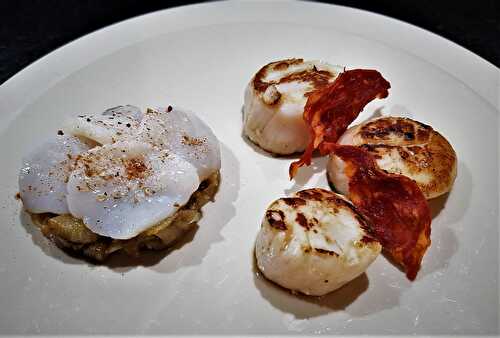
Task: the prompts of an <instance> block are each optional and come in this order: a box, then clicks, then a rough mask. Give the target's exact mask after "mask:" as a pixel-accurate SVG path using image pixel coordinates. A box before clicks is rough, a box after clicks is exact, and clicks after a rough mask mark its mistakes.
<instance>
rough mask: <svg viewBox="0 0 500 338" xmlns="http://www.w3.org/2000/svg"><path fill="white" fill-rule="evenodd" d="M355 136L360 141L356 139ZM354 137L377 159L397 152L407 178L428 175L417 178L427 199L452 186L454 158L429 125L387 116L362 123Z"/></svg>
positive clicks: (454, 170) (454, 155) (440, 136)
mask: <svg viewBox="0 0 500 338" xmlns="http://www.w3.org/2000/svg"><path fill="white" fill-rule="evenodd" d="M357 137H361V138H362V140H356V139H357ZM357 137H355V142H356V143H357V145H360V146H362V147H363V148H364V149H366V150H367V151H369V152H370V153H371V154H372V155H373V156H374V157H375V158H376V159H377V160H379V159H382V158H383V157H385V156H387V155H389V154H390V153H391V152H397V154H398V155H399V156H400V157H401V159H402V160H403V161H404V163H405V166H406V170H407V171H408V174H409V176H410V177H412V178H414V177H418V175H420V174H425V175H426V177H430V179H429V180H423V179H416V181H417V184H418V185H419V187H420V189H421V190H422V192H423V193H424V195H425V196H426V197H427V198H433V197H436V196H438V195H440V194H442V193H444V192H446V191H449V189H450V188H451V185H452V184H453V181H454V179H455V176H456V162H457V157H456V154H455V151H454V150H453V147H452V146H451V145H450V143H449V142H448V141H447V140H446V139H445V138H444V137H443V136H442V135H441V134H439V133H438V132H437V131H435V130H434V129H433V128H432V127H430V126H428V125H425V124H423V123H420V122H417V121H414V120H411V119H408V118H401V117H386V118H380V119H377V120H374V121H371V122H368V123H366V124H365V125H363V126H362V127H361V128H360V129H359V130H358V132H357ZM378 163H379V164H380V162H378ZM383 169H386V170H388V168H383ZM389 171H391V170H389ZM396 173H399V172H396ZM400 174H405V173H400Z"/></svg>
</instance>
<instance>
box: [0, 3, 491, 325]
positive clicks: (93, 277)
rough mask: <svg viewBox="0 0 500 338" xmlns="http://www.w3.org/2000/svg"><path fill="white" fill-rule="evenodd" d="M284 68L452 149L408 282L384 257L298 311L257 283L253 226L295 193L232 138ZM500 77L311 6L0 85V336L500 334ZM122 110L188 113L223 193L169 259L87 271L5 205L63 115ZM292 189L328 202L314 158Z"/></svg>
mask: <svg viewBox="0 0 500 338" xmlns="http://www.w3.org/2000/svg"><path fill="white" fill-rule="evenodd" d="M285 57H304V58H308V59H317V58H319V59H324V60H328V61H330V62H332V63H336V64H341V65H347V66H348V67H350V68H354V67H363V68H375V69H378V70H380V71H381V73H382V74H383V75H384V76H385V77H386V78H387V79H388V80H389V81H390V82H391V85H392V88H391V90H390V96H389V98H388V99H386V100H383V101H381V100H378V101H376V102H372V103H371V104H370V105H369V106H367V108H366V109H365V111H364V112H363V114H362V116H361V117H360V119H364V118H366V117H368V116H370V115H371V114H373V113H375V112H376V111H377V110H378V111H380V112H381V113H383V114H389V113H391V114H399V113H401V114H406V115H408V114H409V115H411V116H413V117H414V118H416V119H418V120H420V121H422V122H426V123H429V124H431V125H432V126H434V128H435V129H437V130H438V131H440V132H442V133H443V134H444V135H446V136H447V138H448V139H449V140H450V142H451V143H452V144H453V146H454V147H455V149H456V151H457V153H458V158H459V165H458V178H457V181H456V183H455V186H454V189H453V191H452V193H451V194H449V196H448V197H447V198H441V199H439V200H438V201H437V202H433V211H434V215H435V217H434V221H433V224H432V246H431V247H430V249H429V250H428V252H427V254H426V256H425V259H424V262H423V267H422V270H421V271H420V273H419V275H418V278H417V280H416V281H415V282H413V283H411V282H409V281H408V280H407V279H406V278H405V276H404V274H403V273H401V272H400V271H398V270H397V269H396V268H395V267H394V266H393V265H391V264H390V263H389V262H388V261H387V260H386V259H385V258H384V257H383V256H381V257H379V258H378V259H377V261H376V262H375V263H374V264H373V265H372V266H371V267H370V268H369V270H368V271H367V273H366V275H363V276H362V277H360V278H358V279H357V280H356V281H354V282H353V283H352V284H350V285H349V286H347V287H345V288H343V289H341V290H340V291H338V292H335V293H333V294H331V295H329V296H326V297H324V298H322V299H316V298H306V297H296V296H293V295H291V294H289V293H288V292H286V291H284V290H282V289H280V288H277V287H275V286H274V285H272V284H271V283H269V282H267V281H265V280H264V279H263V278H262V277H260V276H258V275H256V273H255V271H254V267H253V258H252V257H253V256H252V249H253V244H254V239H255V235H256V233H257V231H258V229H259V226H260V220H261V217H262V214H263V211H264V209H265V208H266V206H267V205H268V204H269V203H270V202H271V201H272V200H274V199H276V198H278V197H280V196H284V195H285V194H286V193H287V192H289V191H292V190H297V189H299V188H300V186H298V185H294V184H293V183H292V182H289V181H288V180H287V169H288V165H289V163H290V160H288V159H274V158H271V157H268V156H265V155H263V154H262V153H260V152H259V151H256V150H254V148H253V147H252V146H250V145H249V144H248V143H247V142H245V141H244V140H243V139H242V137H241V106H242V100H243V89H244V87H245V86H246V84H247V81H248V80H249V79H250V77H251V76H252V74H253V73H254V72H255V71H256V70H257V69H258V68H259V67H260V66H262V65H264V64H266V63H267V62H270V61H272V60H277V59H281V58H285ZM498 79H499V72H498V69H497V68H496V67H494V66H493V65H491V64H489V63H488V62H486V61H484V60H482V59H481V58H479V57H477V56H476V55H474V54H472V53H470V52H468V51H466V50H465V49H463V48H461V47H459V46H457V45H455V44H453V43H451V42H449V41H447V40H444V39H442V38H440V37H438V36H436V35H433V34H431V33H428V32H426V31H423V30H421V29H418V28H415V27H413V26H410V25H408V24H405V23H402V22H399V21H396V20H393V19H389V18H386V17H383V16H379V15H374V14H370V13H367V12H363V11H359V10H353V9H350V8H344V7H338V6H330V5H323V4H315V3H290V2H274V3H270V2H245V3H237V2H224V3H211V4H204V5H196V6H189V7H182V8H175V9H170V10H165V11H160V12H156V13H152V14H149V15H145V16H141V17H138V18H135V19H132V20H128V21H125V22H122V23H119V24H117V25H113V26H110V27H108V28H106V29H103V30H100V31H98V32H96V33H93V34H91V35H88V36H85V37H83V38H82V39H79V40H77V41H75V42H73V43H71V44H69V45H68V46H65V47H63V48H61V49H58V50H56V51H55V52H53V53H51V54H49V55H48V56H46V57H44V58H42V59H41V60H39V61H38V62H36V63H34V64H33V65H31V66H29V67H28V68H27V69H25V70H24V71H22V72H21V73H19V74H17V75H16V76H14V77H13V78H12V79H10V80H9V81H7V82H6V83H5V84H4V85H3V86H2V87H0V111H1V116H0V153H1V154H2V174H3V175H2V177H1V179H0V186H1V191H2V200H1V209H0V220H1V224H2V227H1V228H0V257H1V260H0V274H1V282H0V304H1V312H0V333H37V332H42V333H47V334H69V333H115V334H122V333H168V332H170V333H193V334H196V333H211V334H223V333H224V334H257V333H274V334H279V333H288V334H296V333H309V334H312V333H330V334H394V333H396V334H412V333H417V334H424V333H425V334H446V333H448V334H454V333H464V334H488V333H495V332H498V282H497V280H498V278H497V277H498V230H497V227H498V154H499V152H498V130H499V129H498V111H497V109H498V104H499V102H498V100H499V96H498V92H499V86H498ZM126 103H130V104H135V105H139V106H142V107H146V106H148V105H165V104H168V103H176V104H179V105H182V106H184V107H189V108H190V109H192V110H194V111H197V112H199V115H200V116H201V118H203V119H204V120H205V121H207V123H208V124H209V125H210V126H211V127H212V128H213V129H214V131H215V133H216V134H217V135H218V137H219V139H220V141H221V143H222V156H223V159H222V162H223V163H222V186H221V189H220V191H219V193H218V195H217V198H216V201H215V203H212V204H210V205H208V206H207V207H206V208H205V209H204V210H205V215H204V217H203V219H202V221H201V222H200V226H199V228H198V230H197V231H196V232H195V233H193V234H192V236H191V237H192V238H188V239H187V240H185V241H184V244H183V245H182V246H181V247H178V248H177V249H175V250H173V251H172V252H170V253H168V254H167V255H165V254H162V255H153V256H148V259H145V260H142V261H140V262H136V263H137V264H135V265H134V264H128V265H127V264H125V266H124V264H123V262H120V261H116V260H115V261H113V262H112V263H110V264H108V265H103V266H94V265H89V264H88V263H85V262H84V261H82V260H79V259H75V258H72V257H70V256H68V255H67V254H65V253H64V252H62V251H61V250H59V249H57V248H56V247H54V246H53V245H52V244H51V243H49V242H48V241H47V240H46V239H45V238H43V236H41V235H40V234H39V232H38V230H36V229H34V228H33V226H32V225H31V224H30V222H29V221H28V220H27V219H26V217H24V216H23V214H22V213H21V211H20V209H21V208H20V207H21V206H20V203H19V202H18V201H16V200H15V199H14V195H15V193H16V191H17V173H18V168H19V166H20V161H21V156H22V155H23V154H25V153H26V152H27V151H29V150H30V149H32V148H33V147H34V145H35V144H36V143H38V142H40V140H43V139H45V138H46V137H48V136H49V135H51V134H53V133H55V132H56V131H57V129H58V127H59V123H60V122H61V120H62V119H63V118H65V117H67V116H70V115H75V114H78V113H81V112H99V111H102V110H103V109H104V108H107V107H112V106H116V105H119V104H126ZM308 176H311V177H310V178H309V179H308V180H307V178H308ZM299 181H300V182H302V183H304V182H306V185H307V186H316V185H317V186H322V187H326V182H325V175H324V161H317V163H316V166H315V167H314V168H313V169H310V170H306V171H304V172H303V173H302V174H301V176H300V179H299Z"/></svg>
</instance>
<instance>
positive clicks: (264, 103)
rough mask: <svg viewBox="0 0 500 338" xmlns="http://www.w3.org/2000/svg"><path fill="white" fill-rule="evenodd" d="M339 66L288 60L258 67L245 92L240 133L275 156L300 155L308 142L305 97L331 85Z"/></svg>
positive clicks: (340, 69) (319, 62) (341, 69)
mask: <svg viewBox="0 0 500 338" xmlns="http://www.w3.org/2000/svg"><path fill="white" fill-rule="evenodd" d="M342 71H343V67H340V66H332V65H329V64H328V63H325V62H321V61H304V60H303V59H288V60H282V61H277V62H271V63H269V64H267V65H265V66H264V67H262V68H261V69H260V70H259V71H258V72H257V73H256V74H255V76H254V77H253V78H252V80H251V81H250V83H249V84H248V86H247V88H246V90H245V102H244V107H243V113H244V126H243V131H244V134H245V135H246V136H248V138H249V139H250V140H251V141H253V142H254V143H256V144H257V145H258V146H260V147H261V148H262V149H264V150H267V151H269V152H271V153H273V154H276V155H288V154H293V153H296V152H302V151H304V150H305V149H306V147H307V145H308V143H309V141H310V138H311V136H310V133H309V127H308V126H307V124H306V123H305V121H304V118H303V114H304V106H305V104H306V101H307V97H308V94H309V93H311V92H312V91H314V90H316V89H319V88H323V87H325V86H326V85H328V84H329V83H331V82H333V81H334V80H335V79H336V78H337V76H338V74H339V73H341V72H342Z"/></svg>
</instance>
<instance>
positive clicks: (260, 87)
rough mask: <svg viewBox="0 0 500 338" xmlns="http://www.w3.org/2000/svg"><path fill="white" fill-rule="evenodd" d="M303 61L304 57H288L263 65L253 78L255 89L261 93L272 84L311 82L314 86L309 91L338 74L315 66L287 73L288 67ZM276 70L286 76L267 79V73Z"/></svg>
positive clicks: (323, 84)
mask: <svg viewBox="0 0 500 338" xmlns="http://www.w3.org/2000/svg"><path fill="white" fill-rule="evenodd" d="M303 63H304V60H303V59H287V60H281V61H276V62H271V63H268V64H267V65H265V66H264V67H262V68H261V69H260V70H259V71H258V72H257V73H256V74H255V76H254V78H253V86H254V88H255V90H256V91H257V92H259V93H264V92H265V91H266V89H267V88H268V87H269V86H270V85H277V84H280V83H287V82H309V83H310V84H311V87H312V89H311V90H310V91H309V92H312V91H313V90H315V89H318V88H321V87H324V86H326V85H327V84H328V83H329V82H330V81H331V80H332V79H333V78H335V76H336V74H334V73H332V72H329V71H327V70H319V69H317V68H316V67H315V66H313V67H308V68H306V69H303V70H299V71H295V72H291V73H289V74H286V70H287V69H288V68H290V67H292V66H296V65H300V64H303ZM274 71H279V72H283V73H284V76H283V77H281V78H278V79H276V80H266V78H267V75H268V74H269V73H270V72H274ZM306 95H307V94H306Z"/></svg>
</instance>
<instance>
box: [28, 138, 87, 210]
mask: <svg viewBox="0 0 500 338" xmlns="http://www.w3.org/2000/svg"><path fill="white" fill-rule="evenodd" d="M90 147H91V145H89V144H88V143H86V142H84V141H82V140H81V139H79V138H77V137H74V136H68V135H62V136H56V137H54V138H53V139H51V140H48V141H47V142H45V143H43V144H42V145H40V146H39V147H37V148H36V149H34V150H33V151H32V152H31V153H30V154H29V155H28V156H27V157H25V158H24V160H23V167H22V168H21V171H20V173H19V192H20V195H21V199H22V201H23V205H24V208H25V209H26V210H27V211H29V212H31V213H45V212H50V213H55V214H65V213H68V212H69V210H68V205H67V203H66V193H67V192H66V182H67V181H68V177H69V174H70V172H71V171H72V169H73V164H74V159H75V157H76V156H77V155H78V154H81V153H83V152H85V151H87V150H88V149H90Z"/></svg>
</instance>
